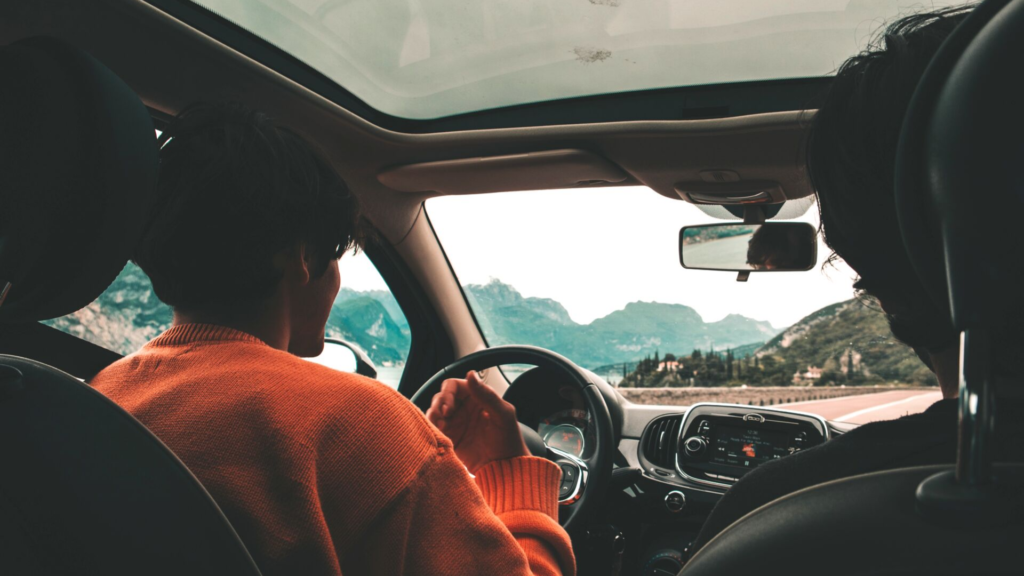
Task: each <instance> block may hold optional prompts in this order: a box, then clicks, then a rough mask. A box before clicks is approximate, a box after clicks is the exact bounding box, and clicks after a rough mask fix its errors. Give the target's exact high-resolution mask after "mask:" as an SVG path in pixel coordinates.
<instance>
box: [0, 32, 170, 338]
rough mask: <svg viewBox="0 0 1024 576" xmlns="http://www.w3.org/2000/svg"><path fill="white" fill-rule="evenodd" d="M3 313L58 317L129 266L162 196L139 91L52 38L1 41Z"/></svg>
mask: <svg viewBox="0 0 1024 576" xmlns="http://www.w3.org/2000/svg"><path fill="white" fill-rule="evenodd" d="M0 78H2V79H3V80H2V82H0V292H2V290H3V287H4V286H5V285H6V284H7V283H8V282H9V283H10V289H9V291H8V294H7V296H6V300H5V301H4V302H3V304H2V305H0V321H2V322H20V321H30V320H40V319H46V318H54V317H58V316H62V315H64V314H68V313H70V312H73V311H75V310H78V309H79V308H81V307H83V306H85V305H86V304H88V303H89V302H91V301H92V300H94V299H95V298H96V297H97V296H99V295H100V294H101V293H102V292H103V290H104V289H106V287H107V286H109V285H110V283H111V282H112V281H113V280H114V278H116V277H117V274H118V272H120V270H121V269H122V268H123V267H124V264H125V262H127V260H128V258H129V255H130V254H131V251H132V249H133V247H134V244H135V242H136V240H137V239H138V237H139V234H140V232H141V229H142V227H143V225H144V224H145V221H146V216H147V214H148V212H149V209H150V206H151V204H152V200H153V197H154V194H155V185H156V176H157V167H158V163H157V146H156V138H155V133H154V129H153V123H152V120H151V119H150V117H149V113H148V111H147V110H146V107H145V106H144V105H143V103H142V101H141V100H139V97H138V96H136V95H135V93H134V92H132V90H131V89H130V88H129V87H128V86H127V85H126V84H125V83H124V82H122V81H121V79H120V78H118V77H117V76H115V75H114V73H113V72H111V71H110V70H109V69H107V68H106V67H105V66H104V65H103V64H100V63H99V62H98V61H97V60H96V59H94V58H93V57H91V56H89V55H88V54H86V53H85V52H82V51H81V50H79V49H77V48H74V47H73V46H70V45H68V44H66V43H64V42H62V41H59V40H55V39H52V38H30V39H27V40H22V41H19V42H16V43H14V44H11V45H9V46H4V47H0Z"/></svg>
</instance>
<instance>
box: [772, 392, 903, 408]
mask: <svg viewBox="0 0 1024 576" xmlns="http://www.w3.org/2000/svg"><path fill="white" fill-rule="evenodd" d="M900 392H902V390H886V391H885V392H871V393H869V394H850V395H849V396H836V397H835V398H825V399H824V400H801V401H799V402H787V403H785V404H776V405H775V408H778V407H780V406H797V405H800V404H817V403H818V402H836V401H838V400H849V399H851V398H864V397H865V396H882V395H883V394H898V393H900Z"/></svg>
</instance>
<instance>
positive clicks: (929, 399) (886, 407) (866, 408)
mask: <svg viewBox="0 0 1024 576" xmlns="http://www.w3.org/2000/svg"><path fill="white" fill-rule="evenodd" d="M941 399H942V393H940V392H939V391H935V392H926V391H922V390H896V391H892V392H881V393H879V394H861V395H859V396H846V397H844V398H832V399H830V400H815V401H811V402H794V403H792V404H779V405H778V406H777V407H781V408H788V409H790V410H799V411H800V412H810V413H811V414H817V415H819V416H821V417H822V418H824V419H826V420H835V421H838V422H849V423H851V424H867V423H868V422H876V421H878V420H893V419H895V418H899V417H900V416H905V415H907V414H916V413H919V412H924V411H925V409H927V408H928V407H929V406H931V405H932V404H933V403H935V402H937V401H939V400H941Z"/></svg>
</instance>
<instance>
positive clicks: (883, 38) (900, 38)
mask: <svg viewBox="0 0 1024 576" xmlns="http://www.w3.org/2000/svg"><path fill="white" fill-rule="evenodd" d="M972 9H973V6H959V7H954V8H946V9H943V10H938V11H935V12H929V13H922V14H915V15H912V16H908V17H905V18H902V19H900V20H897V21H895V22H893V23H892V24H890V25H889V26H887V27H886V29H885V30H884V31H883V33H882V34H881V35H880V36H879V37H878V39H877V40H876V41H875V42H873V43H872V44H871V45H870V46H869V47H868V49H867V50H866V51H864V52H862V53H860V54H858V55H856V56H854V57H852V58H850V59H849V60H847V61H846V62H845V63H843V65H842V66H841V67H840V68H839V71H838V73H837V74H836V77H835V79H834V80H833V82H832V85H831V87H830V89H829V91H828V93H827V94H826V96H825V98H824V101H823V102H822V104H821V105H820V106H819V108H818V112H817V113H816V114H815V117H814V120H813V123H812V125H811V136H810V140H809V142H808V148H807V165H808V169H809V172H810V177H811V181H812V183H813V184H814V187H815V189H816V192H817V195H818V209H819V211H820V215H821V229H822V234H823V237H824V239H825V243H826V244H828V246H829V247H830V248H832V250H833V256H832V258H830V260H833V259H834V258H835V257H836V256H838V257H841V258H842V259H843V260H845V261H846V262H847V263H848V264H849V265H850V266H851V267H852V268H853V269H854V270H855V271H856V272H857V273H858V274H859V275H860V280H859V281H858V282H857V284H856V286H857V288H859V289H862V290H863V291H865V292H867V293H868V294H871V295H873V296H877V297H878V298H879V299H880V300H882V301H883V303H885V304H886V308H887V310H888V311H889V323H890V326H891V327H892V330H893V334H894V335H895V336H896V337H897V338H898V339H900V340H903V341H904V342H906V343H907V344H909V345H911V346H915V347H923V348H927V349H940V348H945V347H947V346H949V345H951V344H953V343H955V342H956V339H957V337H958V334H957V333H956V331H955V330H954V329H953V326H952V322H951V320H950V318H949V315H948V313H947V312H945V311H944V310H941V309H939V308H938V307H937V306H935V305H934V304H933V303H932V302H931V301H930V300H929V296H928V293H927V292H926V291H925V289H924V287H923V286H922V285H921V283H920V280H918V278H917V276H916V275H915V274H914V271H913V268H912V266H911V263H910V260H909V258H908V257H907V255H906V253H905V251H904V249H903V240H902V238H901V236H900V228H899V223H898V220H897V215H896V204H895V196H894V185H893V180H894V174H895V165H896V147H897V143H898V142H899V136H900V129H901V127H902V125H903V118H904V116H905V115H906V111H907V107H908V105H909V103H910V99H911V97H912V96H913V94H914V89H915V88H916V87H917V83H918V81H919V80H920V79H921V76H922V75H923V74H924V71H925V68H926V67H927V66H928V63H929V62H930V61H931V59H932V57H933V56H934V55H935V53H936V51H937V50H938V49H939V46H940V45H941V44H942V42H943V41H944V40H945V39H946V38H947V37H948V36H949V34H950V33H951V32H952V31H953V29H954V28H956V26H957V25H959V24H960V22H962V21H963V20H964V19H965V18H966V17H967V15H968V14H969V13H970V11H971V10H972ZM936 249H937V250H938V249H939V247H938V246H936ZM893 310H896V312H893Z"/></svg>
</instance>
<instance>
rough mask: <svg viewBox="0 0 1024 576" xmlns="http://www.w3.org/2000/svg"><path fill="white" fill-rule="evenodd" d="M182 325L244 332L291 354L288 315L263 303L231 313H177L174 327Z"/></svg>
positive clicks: (177, 310) (173, 322)
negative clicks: (289, 350) (211, 325)
mask: <svg viewBox="0 0 1024 576" xmlns="http://www.w3.org/2000/svg"><path fill="white" fill-rule="evenodd" d="M182 324H213V325H215V326H224V327H226V328H231V329H232V330H238V331H239V332H245V333H246V334H250V335H252V336H255V337H257V338H259V339H260V340H262V341H263V342H265V343H266V344H267V345H268V346H271V347H273V348H276V349H278V350H283V351H285V352H287V351H288V345H289V343H290V340H291V335H290V326H289V322H288V314H287V313H286V311H285V310H284V308H283V307H282V306H278V305H275V303H272V302H263V303H259V304H254V305H252V306H240V307H238V308H236V309H235V310H232V311H231V312H225V311H195V310H193V311H184V310H179V309H177V308H176V309H175V310H174V318H173V320H172V321H171V325H172V326H180V325H182Z"/></svg>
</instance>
